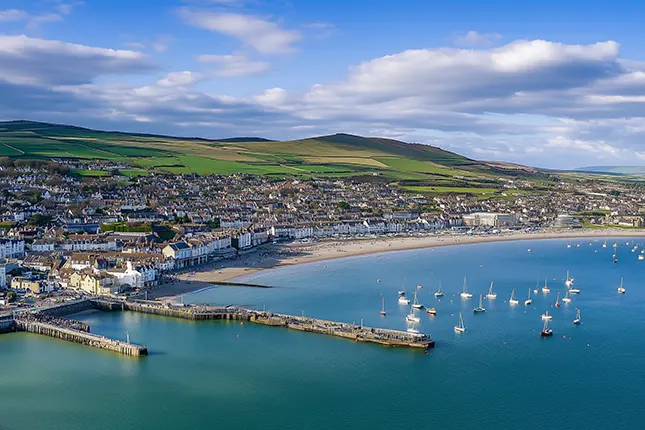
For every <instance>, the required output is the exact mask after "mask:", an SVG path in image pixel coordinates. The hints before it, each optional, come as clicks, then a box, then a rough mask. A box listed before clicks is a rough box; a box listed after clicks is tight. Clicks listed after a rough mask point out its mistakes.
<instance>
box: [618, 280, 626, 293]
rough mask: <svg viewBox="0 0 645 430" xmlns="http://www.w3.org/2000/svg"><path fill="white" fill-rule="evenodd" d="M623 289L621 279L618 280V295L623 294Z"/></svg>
mask: <svg viewBox="0 0 645 430" xmlns="http://www.w3.org/2000/svg"><path fill="white" fill-rule="evenodd" d="M625 291H627V290H625V287H623V278H620V285H619V286H618V294H625Z"/></svg>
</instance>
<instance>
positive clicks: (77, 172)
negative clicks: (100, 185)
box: [72, 170, 110, 178]
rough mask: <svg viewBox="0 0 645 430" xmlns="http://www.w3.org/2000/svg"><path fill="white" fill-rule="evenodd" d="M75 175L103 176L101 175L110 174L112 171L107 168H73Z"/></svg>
mask: <svg viewBox="0 0 645 430" xmlns="http://www.w3.org/2000/svg"><path fill="white" fill-rule="evenodd" d="M72 173H73V174H74V175H79V176H86V177H93V178H97V177H101V176H110V172H106V171H105V170H72Z"/></svg>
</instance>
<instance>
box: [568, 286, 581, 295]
mask: <svg viewBox="0 0 645 430" xmlns="http://www.w3.org/2000/svg"><path fill="white" fill-rule="evenodd" d="M567 293H569V294H580V288H576V287H571V288H569V290H568V291H567Z"/></svg>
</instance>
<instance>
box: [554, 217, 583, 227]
mask: <svg viewBox="0 0 645 430" xmlns="http://www.w3.org/2000/svg"><path fill="white" fill-rule="evenodd" d="M578 225H580V220H579V219H578V218H576V217H574V216H573V215H558V216H557V217H555V221H553V226H554V227H560V228H568V227H575V226H578Z"/></svg>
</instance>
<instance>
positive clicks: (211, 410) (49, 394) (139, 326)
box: [0, 239, 645, 429]
mask: <svg viewBox="0 0 645 430" xmlns="http://www.w3.org/2000/svg"><path fill="white" fill-rule="evenodd" d="M627 240H629V241H630V246H629V247H628V246H626V245H625V242H626V241H627ZM631 242H632V240H630V239H622V240H620V241H619V243H620V245H621V246H620V248H619V250H618V257H619V258H620V263H618V264H613V263H612V261H611V253H612V250H611V248H606V249H603V248H601V244H602V242H601V241H594V242H592V245H591V246H590V245H589V240H586V241H583V242H582V245H581V246H580V247H576V246H575V244H576V243H577V242H574V245H573V247H572V248H570V249H568V248H566V243H567V242H566V241H562V240H548V241H532V242H509V243H489V244H477V245H468V246H455V247H443V248H434V249H427V250H417V251H403V252H396V253H387V254H379V255H372V256H364V257H356V258H349V259H343V260H334V261H328V262H321V263H314V264H309V265H303V266H293V267H287V268H282V269H277V270H272V271H267V272H264V273H261V274H258V275H256V276H251V277H247V279H249V280H251V279H252V280H253V281H256V282H264V283H267V284H271V285H279V286H281V287H280V288H276V289H271V290H264V289H247V288H235V287H226V288H224V287H221V288H213V289H210V290H206V291H202V292H200V293H196V294H191V295H186V296H185V301H187V302H188V301H190V302H195V303H202V302H211V303H217V304H239V305H248V306H256V307H259V308H262V307H263V306H266V308H267V309H268V310H273V311H277V312H291V313H296V314H300V313H301V312H303V311H304V313H305V314H306V315H310V316H317V317H322V318H327V319H337V320H342V321H349V322H351V321H356V322H357V323H358V322H360V320H361V319H363V320H364V323H365V324H366V325H373V326H380V327H389V328H397V329H405V321H404V317H405V315H406V313H407V312H408V311H409V308H406V307H399V306H398V305H397V290H399V289H401V284H402V282H403V279H404V278H405V283H404V289H405V290H406V291H407V292H408V295H409V296H411V295H412V292H413V290H414V287H415V286H416V285H417V284H421V285H423V286H424V288H423V289H421V290H420V293H419V298H420V301H421V302H423V303H424V304H426V305H428V306H433V307H436V308H437V313H438V315H437V316H436V317H435V318H431V317H429V316H427V315H426V314H425V313H420V316H421V320H422V322H421V324H420V328H421V330H422V331H424V332H427V333H430V334H431V335H432V336H433V337H434V338H435V339H436V341H437V347H436V348H435V349H434V350H432V351H431V352H430V354H428V355H424V354H423V353H422V352H419V351H410V350H390V349H386V348H382V347H379V346H374V345H365V344H355V343H353V342H350V341H346V340H342V339H335V338H330V337H326V336H320V335H314V334H309V333H300V332H291V331H287V330H283V329H277V328H271V327H263V326H255V325H252V324H245V325H243V326H242V325H239V324H238V323H223V322H201V323H191V322H187V321H177V320H173V319H167V318H162V317H153V316H144V315H137V314H130V313H113V314H106V313H90V314H85V315H81V316H79V317H78V318H79V319H83V320H85V321H87V322H88V323H90V325H91V326H92V331H93V332H96V333H103V334H106V335H110V336H114V337H118V338H121V339H123V338H125V332H126V330H127V331H129V333H130V336H131V338H132V340H133V341H134V342H138V343H145V344H146V345H148V347H149V349H150V351H151V355H150V356H149V357H147V358H144V359H141V360H135V359H128V358H124V357H121V356H118V355H116V354H112V353H109V352H104V351H99V350H94V349H90V348H86V347H82V346H79V345H75V344H68V343H65V342H61V341H58V340H55V339H49V338H45V337H40V336H36V335H30V334H22V333H20V334H10V335H2V336H0V390H1V391H0V429H60V428H65V429H88V428H97V429H140V428H142V429H145V428H155V429H165V428H172V429H174V428H213V427H215V426H217V425H225V426H227V427H230V428H243V429H246V428H263V429H265V428H266V429H318V428H320V429H322V428H346V429H373V428H411V427H417V428H419V427H428V426H430V425H438V426H443V427H448V428H538V427H539V428H544V427H548V428H554V429H559V428H573V427H576V428H607V427H609V426H611V427H613V428H641V427H642V421H643V420H644V419H645V406H643V404H644V403H643V401H644V400H645V386H644V385H643V382H642V381H643V380H645V366H643V363H644V361H643V358H642V356H643V354H644V353H645V345H644V344H643V339H644V338H645V313H643V306H642V303H643V301H644V299H645V288H643V281H644V280H645V279H644V275H645V261H637V257H636V256H637V254H635V253H632V252H630V248H631ZM611 243H613V242H609V244H610V245H611ZM644 243H645V241H644ZM527 248H532V250H533V252H532V253H528V252H527ZM594 251H598V252H594ZM566 270H570V271H571V275H572V276H573V277H575V280H576V281H575V284H576V287H578V288H580V289H581V290H582V292H581V294H580V295H579V296H574V298H573V303H571V304H570V305H564V306H563V307H561V308H557V309H556V308H554V307H553V303H554V301H555V297H556V292H557V291H561V292H562V293H564V284H563V281H564V277H565V273H566ZM464 276H467V277H468V286H469V291H470V292H471V293H473V295H474V296H475V297H474V298H473V299H470V300H466V301H463V300H461V299H460V298H459V292H460V291H461V284H462V279H463V277H464ZM621 276H622V277H624V280H625V287H626V288H627V293H626V294H625V295H618V294H617V293H616V287H617V285H618V283H619V282H620V277H621ZM538 277H539V278H540V286H541V284H543V283H544V278H545V277H547V278H548V279H549V284H550V286H551V289H552V292H551V294H549V295H547V296H544V295H542V294H541V293H540V294H539V295H537V296H536V297H534V298H533V305H532V306H530V307H528V308H526V307H524V305H523V302H524V299H525V298H526V294H527V290H528V288H529V287H530V288H531V289H533V288H534V287H535V284H536V280H537V278H538ZM554 278H555V280H554ZM377 279H381V282H380V283H377V282H376V280H377ZM439 280H441V281H442V283H443V290H444V291H445V293H446V296H445V297H444V298H443V299H441V300H440V301H437V300H436V299H435V298H434V296H433V295H432V293H433V292H434V291H435V289H436V287H437V285H438V282H439ZM491 280H494V281H495V291H496V292H497V294H498V297H497V299H496V300H495V301H486V300H485V304H484V306H485V307H486V308H487V309H488V311H487V312H486V313H484V314H477V315H474V314H473V312H472V308H473V306H475V305H476V304H477V301H478V297H479V294H480V293H485V292H486V290H487V289H488V284H489V283H490V281H491ZM511 288H515V289H516V290H515V293H516V297H517V298H518V299H519V300H520V305H518V306H517V307H514V308H511V307H510V306H509V305H508V298H509V296H510V292H511ZM380 294H384V296H385V297H386V310H387V312H388V314H387V316H386V317H385V318H383V317H381V316H380V315H379V310H380V306H381V299H380ZM576 307H579V308H580V309H581V311H582V320H583V324H582V325H580V326H574V325H573V324H572V323H571V321H572V320H573V318H574V317H575V308H576ZM460 310H461V311H463V312H464V320H465V325H466V327H467V332H466V333H465V334H462V335H457V334H455V333H454V331H453V325H454V324H455V323H456V322H457V314H458V312H459V311H460ZM545 310H549V313H552V314H553V321H552V323H551V327H552V328H553V330H554V337H553V338H550V339H541V338H540V337H539V331H540V329H541V327H542V321H541V319H540V314H541V313H543V312H544V311H545ZM563 336H564V337H563Z"/></svg>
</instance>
